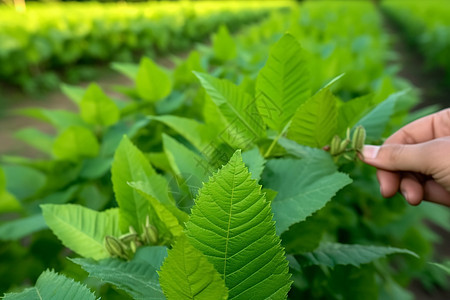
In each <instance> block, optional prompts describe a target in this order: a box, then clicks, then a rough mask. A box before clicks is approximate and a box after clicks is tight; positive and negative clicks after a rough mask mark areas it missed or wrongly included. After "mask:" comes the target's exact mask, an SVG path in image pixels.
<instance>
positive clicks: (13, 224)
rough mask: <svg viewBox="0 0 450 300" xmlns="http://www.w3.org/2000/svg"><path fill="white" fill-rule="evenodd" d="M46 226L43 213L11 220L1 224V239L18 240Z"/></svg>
mask: <svg viewBox="0 0 450 300" xmlns="http://www.w3.org/2000/svg"><path fill="white" fill-rule="evenodd" d="M0 199H1V198H0ZM45 228H47V224H45V220H44V217H43V216H42V215H41V214H37V215H33V216H30V217H26V218H22V219H17V220H14V221H9V222H7V223H4V224H1V225H0V240H2V241H14V240H18V239H21V238H23V237H25V236H27V235H30V234H32V233H34V232H37V231H40V230H42V229H45Z"/></svg>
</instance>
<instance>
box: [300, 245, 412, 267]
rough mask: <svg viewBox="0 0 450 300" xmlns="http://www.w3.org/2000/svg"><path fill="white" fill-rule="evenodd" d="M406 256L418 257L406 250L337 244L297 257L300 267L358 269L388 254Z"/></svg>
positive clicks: (321, 247)
mask: <svg viewBox="0 0 450 300" xmlns="http://www.w3.org/2000/svg"><path fill="white" fill-rule="evenodd" d="M398 253H401V254H408V255H412V256H415V257H418V256H417V254H415V253H414V252H411V251H409V250H406V249H399V248H393V247H381V246H366V245H345V244H339V243H325V244H322V245H321V246H319V248H317V249H316V250H314V251H313V252H309V253H304V254H301V255H300V256H298V260H299V262H300V264H301V265H302V266H310V265H324V266H327V267H331V268H332V267H334V266H336V265H352V266H355V267H359V266H360V265H362V264H367V263H370V262H372V261H374V260H377V259H379V258H382V257H385V256H386V255H389V254H398Z"/></svg>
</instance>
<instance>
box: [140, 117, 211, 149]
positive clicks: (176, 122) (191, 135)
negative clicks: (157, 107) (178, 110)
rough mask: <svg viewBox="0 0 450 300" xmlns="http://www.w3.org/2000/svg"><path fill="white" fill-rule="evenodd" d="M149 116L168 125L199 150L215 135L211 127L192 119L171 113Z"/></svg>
mask: <svg viewBox="0 0 450 300" xmlns="http://www.w3.org/2000/svg"><path fill="white" fill-rule="evenodd" d="M149 118H150V119H151V120H157V121H159V122H162V123H164V124H165V125H167V126H169V127H170V128H172V129H173V130H175V131H176V132H178V133H179V134H180V135H182V136H183V137H184V138H185V139H186V140H188V141H189V142H190V143H191V144H192V145H193V146H195V147H196V148H197V149H198V150H200V151H201V150H202V149H204V148H205V147H207V145H208V144H210V143H211V141H212V140H213V139H214V138H215V137H216V135H217V132H215V130H213V128H211V127H210V126H207V125H206V124H203V123H200V122H198V121H196V120H194V119H189V118H183V117H179V116H172V115H165V116H149Z"/></svg>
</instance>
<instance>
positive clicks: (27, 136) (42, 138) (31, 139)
mask: <svg viewBox="0 0 450 300" xmlns="http://www.w3.org/2000/svg"><path fill="white" fill-rule="evenodd" d="M14 136H15V137H16V138H18V139H19V140H22V141H24V142H25V143H27V144H29V145H30V146H32V147H33V148H35V149H38V150H39V151H41V152H43V153H46V154H50V153H51V149H52V145H53V137H52V136H50V135H48V134H46V133H44V132H42V131H40V130H38V129H36V128H25V129H22V130H19V131H17V132H16V133H14Z"/></svg>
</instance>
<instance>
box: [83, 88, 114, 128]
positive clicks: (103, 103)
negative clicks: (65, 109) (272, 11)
mask: <svg viewBox="0 0 450 300" xmlns="http://www.w3.org/2000/svg"><path fill="white" fill-rule="evenodd" d="M80 112H81V117H82V118H83V120H84V121H86V123H89V124H93V125H100V126H110V125H113V124H115V123H116V122H117V121H119V117H120V112H119V109H118V108H117V105H116V104H115V103H114V102H113V101H112V100H111V99H110V98H109V97H108V96H106V95H105V93H104V92H103V91H102V89H101V88H100V87H99V86H98V85H97V84H96V83H92V84H91V85H90V86H89V87H88V89H87V90H86V93H85V94H84V96H83V98H82V100H81V102H80Z"/></svg>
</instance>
